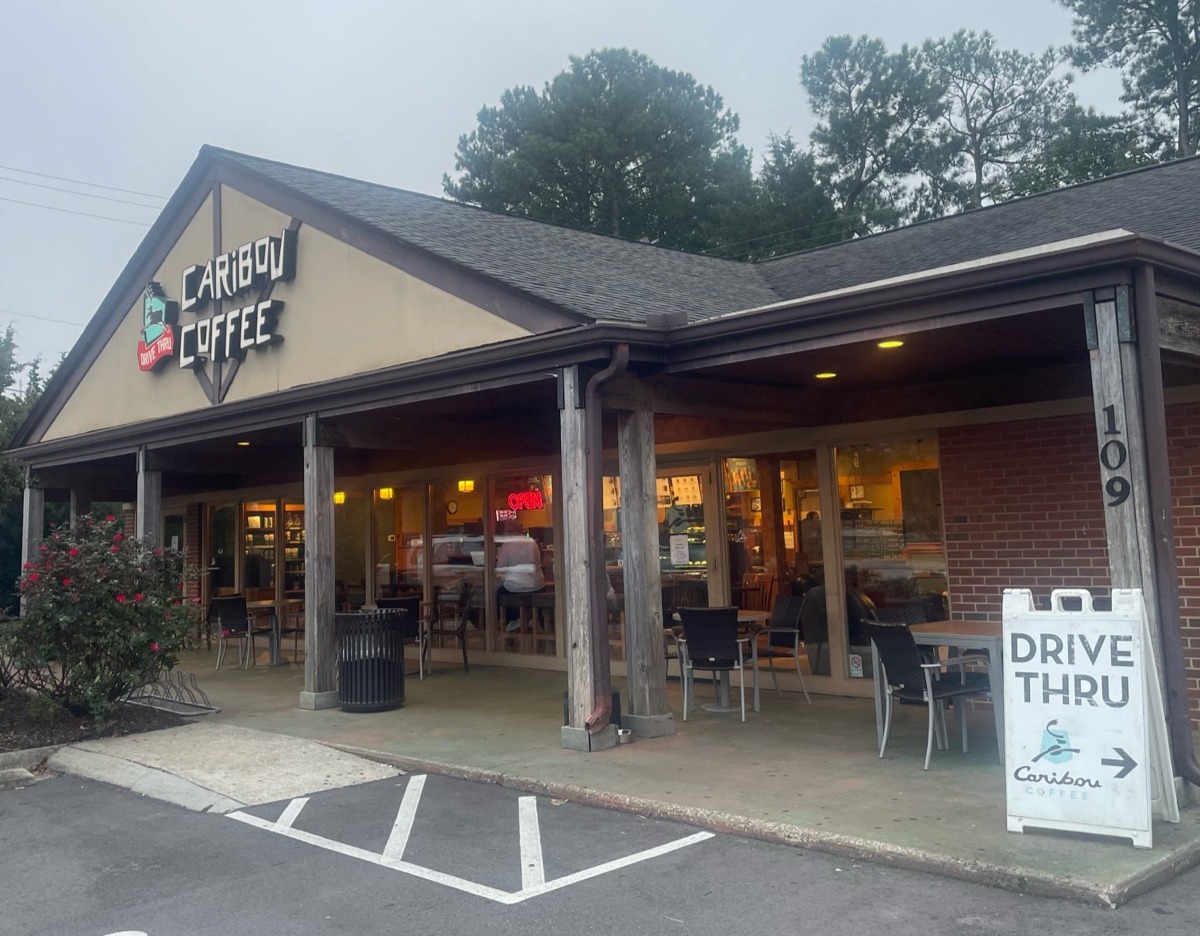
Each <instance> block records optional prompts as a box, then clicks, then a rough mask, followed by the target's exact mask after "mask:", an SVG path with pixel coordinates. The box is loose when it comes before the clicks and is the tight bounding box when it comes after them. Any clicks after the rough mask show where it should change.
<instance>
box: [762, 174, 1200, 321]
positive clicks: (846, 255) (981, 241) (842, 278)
mask: <svg viewBox="0 0 1200 936" xmlns="http://www.w3.org/2000/svg"><path fill="white" fill-rule="evenodd" d="M1198 208H1200V157H1193V158H1190V159H1181V160H1178V161H1176V162H1171V163H1166V164H1163V165H1157V166H1152V167H1150V168H1147V169H1139V170H1136V171H1134V172H1127V173H1123V174H1121V175H1117V176H1110V177H1109V178H1107V179H1100V180H1097V181H1095V182H1088V183H1085V184H1082V185H1075V186H1072V187H1070V188H1063V189H1056V190H1054V191H1051V192H1044V193H1042V194H1040V195H1034V196H1031V197H1029V198H1022V199H1018V200H1016V201H1011V202H1005V203H1003V204H1000V205H993V206H990V207H988V208H981V209H978V210H975V211H967V212H963V213H962V214H957V215H951V216H950V217H946V218H939V219H937V220H936V221H927V222H923V223H921V224H914V225H911V226H910V227H906V228H897V229H896V230H894V231H887V232H885V233H882V234H876V235H873V236H871V237H864V238H861V239H859V240H853V241H847V242H846V243H842V244H834V245H831V246H829V247H822V248H818V249H816V250H809V251H806V252H804V253H799V254H793V255H792V256H789V257H781V258H779V259H778V260H769V261H767V262H765V263H760V264H758V269H759V270H760V271H761V272H762V274H763V276H764V278H765V279H766V281H767V282H768V283H770V284H771V286H772V287H773V288H774V290H775V292H776V293H777V294H778V296H779V298H780V299H798V298H801V297H803V296H811V295H815V294H817V293H822V292H827V291H830V290H835V289H842V288H845V287H848V286H856V285H859V284H861V283H871V282H875V281H877V280H882V279H888V278H890V277H894V276H903V275H905V274H910V273H918V272H920V271H922V270H931V269H935V268H937V267H942V266H947V265H949V264H952V263H962V262H965V261H968V260H978V259H980V258H982V257H988V256H993V255H995V254H1001V253H1007V252H1009V251H1013V250H1019V249H1021V248H1024V247H1035V246H1038V245H1041V244H1050V243H1054V242H1055V241H1061V240H1066V239H1068V238H1073V237H1082V236H1083V235H1086V234H1096V233H1099V232H1101V231H1109V230H1113V229H1115V228H1124V229H1125V230H1127V231H1132V232H1134V233H1136V234H1142V235H1145V236H1148V237H1156V238H1161V239H1162V240H1165V241H1168V242H1170V243H1173V244H1175V245H1177V246H1180V247H1189V248H1191V249H1193V250H1200V211H1198V210H1197V209H1198Z"/></svg>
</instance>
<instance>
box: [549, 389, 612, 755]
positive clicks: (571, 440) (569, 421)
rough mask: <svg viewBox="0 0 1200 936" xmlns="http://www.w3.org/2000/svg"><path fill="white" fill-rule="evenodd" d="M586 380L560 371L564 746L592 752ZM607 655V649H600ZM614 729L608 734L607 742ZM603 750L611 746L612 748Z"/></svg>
mask: <svg viewBox="0 0 1200 936" xmlns="http://www.w3.org/2000/svg"><path fill="white" fill-rule="evenodd" d="M585 383H586V378H585V377H584V375H583V374H581V373H580V371H579V368H578V367H564V368H562V370H560V371H559V381H558V388H559V426H560V433H559V440H560V442H559V445H560V448H561V450H562V505H563V537H562V539H563V553H562V554H563V577H562V582H561V586H560V585H557V584H556V588H559V587H561V589H562V592H563V594H562V597H561V599H560V600H559V604H560V607H562V608H563V610H564V611H565V612H566V621H565V625H564V627H563V632H564V635H565V638H566V644H567V724H566V725H564V726H563V729H562V746H563V747H564V748H568V749H570V750H575V751H590V750H592V749H593V747H594V746H595V744H596V742H597V740H598V739H596V738H593V736H592V735H590V734H589V733H588V730H587V728H586V727H584V722H585V721H586V720H587V717H588V715H590V714H591V712H592V707H593V705H594V704H595V701H596V683H595V672H594V670H593V668H592V654H593V653H594V652H596V649H597V648H594V647H593V636H592V634H593V632H592V626H591V625H592V620H591V615H592V608H591V596H590V589H591V571H592V570H591V564H590V550H589V548H588V511H589V509H590V507H589V504H588V484H587V458H586V456H585V450H586V448H587V440H586V425H585V411H584V404H583V396H584V385H585ZM599 649H603V651H604V652H607V651H608V648H607V647H603V648H599ZM611 733H612V732H611V729H610V730H609V731H607V732H605V733H604V736H603V737H604V738H605V739H607V737H608V735H609V734H611ZM604 746H609V747H611V744H605V745H604Z"/></svg>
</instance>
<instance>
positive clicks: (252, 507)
mask: <svg viewBox="0 0 1200 936" xmlns="http://www.w3.org/2000/svg"><path fill="white" fill-rule="evenodd" d="M275 518H276V504H275V502H274V501H247V502H246V503H245V504H244V505H243V510H242V536H243V548H242V591H243V592H244V593H245V595H246V600H247V601H274V600H275V567H276V563H275V556H276V552H275V550H276V542H275V534H276V531H277V524H276V523H275Z"/></svg>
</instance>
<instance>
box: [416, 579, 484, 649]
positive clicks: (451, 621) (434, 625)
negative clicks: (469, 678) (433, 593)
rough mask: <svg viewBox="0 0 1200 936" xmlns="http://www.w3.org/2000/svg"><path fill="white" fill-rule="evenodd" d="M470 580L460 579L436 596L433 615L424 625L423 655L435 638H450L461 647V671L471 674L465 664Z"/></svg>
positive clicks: (470, 591) (471, 589)
mask: <svg viewBox="0 0 1200 936" xmlns="http://www.w3.org/2000/svg"><path fill="white" fill-rule="evenodd" d="M473 590H474V589H473V588H472V586H471V582H470V580H468V579H467V578H465V577H464V578H461V579H459V580H458V582H457V584H453V585H451V584H448V585H447V586H446V587H445V588H443V589H442V590H441V592H440V593H439V594H438V596H437V601H435V602H434V604H433V615H432V616H431V617H430V619H429V620H428V621H427V622H426V625H425V634H426V637H425V650H424V652H425V654H428V653H429V647H430V645H431V644H432V643H433V641H434V639H435V638H441V639H444V638H446V637H452V638H454V639H455V640H457V641H458V643H459V645H460V646H461V647H462V656H463V671H464V672H467V673H469V672H471V665H470V664H469V663H468V662H467V623H468V622H469V620H470V617H469V614H468V612H469V611H470V609H471V595H472V592H473Z"/></svg>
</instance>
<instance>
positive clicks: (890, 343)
mask: <svg viewBox="0 0 1200 936" xmlns="http://www.w3.org/2000/svg"><path fill="white" fill-rule="evenodd" d="M903 344H904V342H903V341H901V340H900V339H899V338H889V339H888V340H887V341H881V342H879V347H881V348H899V347H902V346H903Z"/></svg>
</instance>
